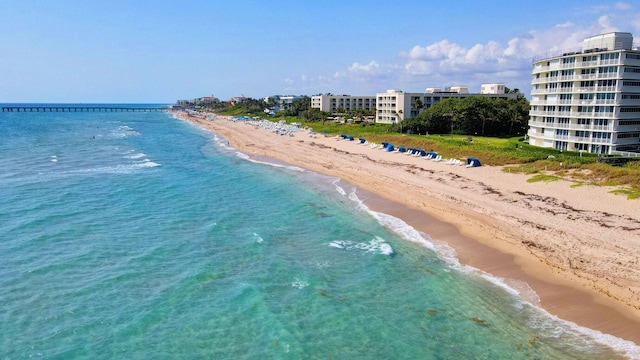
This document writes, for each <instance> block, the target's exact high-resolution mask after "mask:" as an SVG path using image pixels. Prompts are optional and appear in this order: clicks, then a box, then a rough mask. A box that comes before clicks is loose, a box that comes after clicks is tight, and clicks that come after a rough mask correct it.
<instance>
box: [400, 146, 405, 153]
mask: <svg viewBox="0 0 640 360" xmlns="http://www.w3.org/2000/svg"><path fill="white" fill-rule="evenodd" d="M398 151H399V152H402V153H403V152H406V151H407V149H405V148H404V146H398Z"/></svg>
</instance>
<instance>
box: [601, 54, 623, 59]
mask: <svg viewBox="0 0 640 360" xmlns="http://www.w3.org/2000/svg"><path fill="white" fill-rule="evenodd" d="M619 58H620V53H608V54H600V60H616V59H619Z"/></svg>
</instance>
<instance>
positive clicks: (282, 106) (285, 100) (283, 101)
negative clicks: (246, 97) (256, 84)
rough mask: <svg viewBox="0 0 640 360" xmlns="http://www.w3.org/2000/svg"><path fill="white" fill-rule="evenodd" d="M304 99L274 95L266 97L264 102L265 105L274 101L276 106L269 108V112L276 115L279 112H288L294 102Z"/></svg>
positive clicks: (297, 96) (299, 96)
mask: <svg viewBox="0 0 640 360" xmlns="http://www.w3.org/2000/svg"><path fill="white" fill-rule="evenodd" d="M302 98H304V96H303V95H272V96H265V97H264V98H263V99H262V100H264V102H265V103H269V100H270V99H273V101H274V102H275V103H276V106H274V107H272V108H269V110H270V111H271V112H272V113H274V114H275V113H277V112H279V111H283V110H288V109H289V107H290V105H291V104H292V103H293V102H295V101H297V100H300V99H302Z"/></svg>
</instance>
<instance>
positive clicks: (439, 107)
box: [391, 96, 529, 136]
mask: <svg viewBox="0 0 640 360" xmlns="http://www.w3.org/2000/svg"><path fill="white" fill-rule="evenodd" d="M528 122H529V101H527V99H526V98H525V97H524V96H518V97H517V98H511V99H500V98H488V97H484V96H469V97H465V98H461V99H458V98H449V99H444V100H442V101H439V102H437V103H435V104H434V105H433V106H431V107H429V108H427V109H425V110H423V111H422V112H420V114H418V116H416V117H415V118H408V119H405V120H404V121H402V122H400V123H398V124H394V125H393V126H392V127H391V130H392V131H398V132H403V133H412V134H448V133H456V134H463V135H479V136H518V135H524V134H526V132H527V127H528Z"/></svg>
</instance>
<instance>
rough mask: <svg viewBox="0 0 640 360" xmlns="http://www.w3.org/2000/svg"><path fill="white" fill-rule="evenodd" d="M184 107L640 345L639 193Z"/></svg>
mask: <svg viewBox="0 0 640 360" xmlns="http://www.w3.org/2000/svg"><path fill="white" fill-rule="evenodd" d="M173 114H174V115H176V116H178V117H180V118H181V119H183V120H186V121H190V122H193V123H195V124H197V125H199V126H202V127H204V128H207V129H209V130H212V131H214V132H216V133H219V134H220V135H222V136H224V137H225V138H226V139H227V140H228V141H229V142H230V143H231V144H232V145H233V146H234V147H235V148H237V149H238V150H241V151H243V152H244V153H246V154H247V155H249V156H266V157H268V158H272V159H275V160H277V161H282V162H285V163H288V164H292V165H296V166H300V167H302V168H305V169H308V170H311V171H314V172H318V173H322V174H325V175H330V176H336V177H338V178H340V179H342V180H343V181H345V182H348V183H350V184H352V185H354V186H356V187H357V188H358V194H359V195H360V194H361V193H362V194H365V196H363V197H364V198H366V200H365V204H366V205H367V206H368V207H369V208H370V209H371V210H373V211H377V212H383V213H386V214H389V215H392V216H394V217H397V218H400V219H402V220H403V221H405V222H406V223H407V224H409V225H410V226H412V227H414V228H415V229H416V230H418V231H421V232H423V233H427V234H429V235H430V236H431V238H432V239H434V240H435V241H437V242H442V243H446V244H447V245H448V246H450V247H451V248H453V249H454V250H455V251H456V252H457V258H458V260H459V262H460V263H461V264H463V265H469V266H472V267H474V268H476V269H478V270H480V271H483V272H486V273H488V274H491V275H493V276H496V277H499V278H501V279H505V280H509V281H511V280H515V281H516V282H518V283H521V284H526V287H529V288H531V289H532V290H533V291H535V295H537V297H538V298H539V305H540V307H541V308H543V309H544V310H546V311H547V312H549V313H550V314H552V315H555V316H558V317H559V318H561V319H564V320H567V321H570V322H573V323H575V324H577V325H579V326H582V327H585V328H589V329H593V330H597V331H600V332H603V333H605V334H610V335H613V336H616V337H618V338H621V339H624V340H628V341H632V342H634V343H635V344H636V345H637V344H640V332H639V331H638V329H640V282H639V281H637V280H639V279H640V274H639V273H640V264H639V263H638V260H637V259H638V254H639V253H640V251H639V250H640V244H638V241H637V240H636V241H633V239H634V236H635V238H640V218H638V215H637V214H633V211H632V210H633V209H634V208H635V209H638V207H639V206H640V204H638V203H637V202H633V201H632V200H626V198H623V197H620V196H616V195H612V194H609V193H608V190H607V189H602V188H595V187H591V186H590V187H588V188H584V187H583V188H575V189H574V188H570V186H569V185H570V184H568V183H566V182H564V183H561V182H556V183H555V184H554V183H540V184H538V183H535V184H531V183H527V182H526V179H527V176H526V175H521V174H508V175H505V174H503V173H502V172H501V170H500V168H497V167H493V168H492V167H487V166H485V167H481V168H473V169H466V168H464V167H457V166H455V165H445V164H444V163H435V162H431V161H429V160H425V159H423V158H415V157H411V156H405V155H403V154H391V153H386V152H384V151H381V150H376V149H371V148H369V147H368V146H366V145H359V144H357V142H349V141H346V140H337V139H335V138H325V137H310V136H308V134H307V132H304V131H300V132H297V133H295V135H294V136H293V137H289V136H280V135H276V134H273V133H271V132H269V131H268V130H265V129H256V128H254V127H253V126H249V125H247V124H244V123H242V122H232V121H227V120H225V118H224V117H221V116H217V117H216V119H215V120H214V121H209V120H207V119H206V117H202V116H196V115H192V116H189V115H187V114H186V113H182V112H180V113H178V112H173ZM322 155H326V156H322ZM514 189H515V191H514ZM558 191H560V192H559V193H558ZM514 194H515V195H514ZM514 196H515V199H514V198H512V197H514ZM602 199H605V200H606V203H603V202H602V201H603V200H602ZM578 200H580V201H578ZM585 200H586V203H582V202H584V201H585ZM516 204H517V205H516ZM636 213H637V211H636ZM536 214H539V215H536ZM592 223H593V224H592ZM588 236H590V238H589V239H587V240H585V239H586V237H588ZM625 236H626V239H625ZM605 250H606V251H605ZM612 257H613V258H614V259H615V261H613V260H614V259H612ZM616 261H617V263H616ZM623 261H625V262H624V263H623ZM585 262H586V264H585ZM598 275H600V276H598ZM533 302H534V303H535V300H534V301H533Z"/></svg>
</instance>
